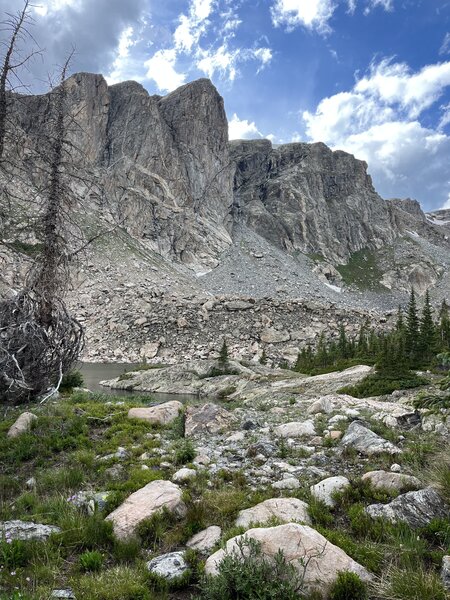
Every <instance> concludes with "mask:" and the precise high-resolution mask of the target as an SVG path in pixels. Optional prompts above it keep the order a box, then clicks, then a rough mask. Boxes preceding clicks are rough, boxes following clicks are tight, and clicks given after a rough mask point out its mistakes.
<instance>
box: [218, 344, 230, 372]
mask: <svg viewBox="0 0 450 600" xmlns="http://www.w3.org/2000/svg"><path fill="white" fill-rule="evenodd" d="M228 358H229V357H228V346H227V342H226V340H223V343H222V348H221V349H220V353H219V365H220V367H221V368H222V369H226V368H227V367H228Z"/></svg>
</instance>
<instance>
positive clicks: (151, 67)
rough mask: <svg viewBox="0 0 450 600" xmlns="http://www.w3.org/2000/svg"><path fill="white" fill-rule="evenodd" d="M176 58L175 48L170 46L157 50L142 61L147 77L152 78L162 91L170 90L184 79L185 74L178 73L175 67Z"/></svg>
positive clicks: (181, 83)
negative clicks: (169, 47)
mask: <svg viewBox="0 0 450 600" xmlns="http://www.w3.org/2000/svg"><path fill="white" fill-rule="evenodd" d="M176 59H177V53H176V50H175V49H174V48H171V49H166V50H158V52H156V53H155V54H154V55H153V56H152V57H151V58H150V59H149V60H147V61H145V63H144V66H145V67H146V68H147V74H146V77H147V79H152V80H153V81H154V82H155V83H156V85H157V86H158V89H159V90H161V91H163V92H171V91H172V90H174V89H175V88H177V87H179V86H180V85H183V83H184V82H185V81H186V74H185V73H178V72H177V70H176V68H175V62H176Z"/></svg>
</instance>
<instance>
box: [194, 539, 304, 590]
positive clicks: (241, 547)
mask: <svg viewBox="0 0 450 600" xmlns="http://www.w3.org/2000/svg"><path fill="white" fill-rule="evenodd" d="M302 583H303V582H302V578H301V577H300V576H299V575H298V573H297V571H296V569H295V567H294V566H293V565H291V564H289V563H287V562H286V559H285V558H284V556H283V554H282V552H279V553H278V554H277V555H276V556H275V560H274V561H270V562H269V561H268V560H267V559H266V558H265V557H264V554H263V552H262V550H261V544H260V543H259V542H257V541H256V540H252V539H251V538H243V539H242V540H241V541H240V542H238V547H237V549H236V551H233V552H231V553H229V554H226V555H225V557H224V559H223V560H222V562H221V563H220V565H219V567H218V573H217V576H215V577H209V576H206V577H204V578H203V579H202V580H201V583H200V590H201V594H200V598H199V600H235V599H236V598H239V600H254V599H255V598H258V600H279V599H280V598H283V600H299V591H300V589H301V587H302Z"/></svg>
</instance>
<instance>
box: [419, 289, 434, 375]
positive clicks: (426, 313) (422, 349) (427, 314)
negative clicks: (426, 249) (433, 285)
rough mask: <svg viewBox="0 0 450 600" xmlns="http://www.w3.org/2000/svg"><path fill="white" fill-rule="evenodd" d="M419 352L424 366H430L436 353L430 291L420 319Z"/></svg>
mask: <svg viewBox="0 0 450 600" xmlns="http://www.w3.org/2000/svg"><path fill="white" fill-rule="evenodd" d="M418 351H419V355H420V362H421V364H422V365H428V364H429V363H430V362H431V360H432V359H433V356H434V355H435V353H436V327H435V324H434V320H433V311H432V308H431V304H430V295H429V293H428V290H427V292H426V294H425V302H424V305H423V310H422V317H421V319H420V328H419V344H418Z"/></svg>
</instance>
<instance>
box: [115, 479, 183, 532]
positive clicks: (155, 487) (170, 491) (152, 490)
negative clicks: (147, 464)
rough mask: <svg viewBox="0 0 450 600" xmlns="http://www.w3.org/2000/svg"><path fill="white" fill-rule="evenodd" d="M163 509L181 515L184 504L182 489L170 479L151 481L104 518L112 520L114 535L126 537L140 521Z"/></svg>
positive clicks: (134, 529)
mask: <svg viewBox="0 0 450 600" xmlns="http://www.w3.org/2000/svg"><path fill="white" fill-rule="evenodd" d="M163 509H165V510H168V511H169V512H170V513H172V514H174V515H175V516H176V517H183V516H184V515H185V514H186V505H185V503H184V502H183V499H182V491H181V489H180V488H179V487H178V486H177V485H175V484H174V483H172V482H171V481H164V480H158V481H152V482H151V483H148V484H147V485H146V486H144V487H143V488H141V489H140V490H137V492H134V493H133V494H131V496H128V498H127V499H126V500H125V501H124V502H123V503H122V504H121V505H120V506H119V507H118V508H116V510H114V511H113V512H112V513H110V514H109V515H108V516H107V517H106V520H107V521H111V522H112V524H113V529H114V533H115V535H116V537H118V538H119V539H127V538H130V537H132V536H133V535H134V534H135V533H136V528H137V527H138V525H139V524H140V523H142V521H144V520H145V519H148V518H149V517H151V516H152V515H154V514H155V513H158V512H161V511H162V510H163Z"/></svg>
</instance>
